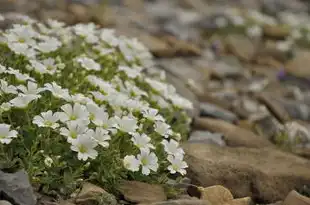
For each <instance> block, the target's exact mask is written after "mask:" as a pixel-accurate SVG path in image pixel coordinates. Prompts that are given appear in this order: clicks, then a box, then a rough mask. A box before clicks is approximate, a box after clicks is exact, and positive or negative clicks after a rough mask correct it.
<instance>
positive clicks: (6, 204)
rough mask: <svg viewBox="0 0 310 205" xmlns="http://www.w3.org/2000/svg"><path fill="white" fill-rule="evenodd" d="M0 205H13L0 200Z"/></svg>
mask: <svg viewBox="0 0 310 205" xmlns="http://www.w3.org/2000/svg"><path fill="white" fill-rule="evenodd" d="M0 205H12V204H11V203H10V202H8V201H3V200H0Z"/></svg>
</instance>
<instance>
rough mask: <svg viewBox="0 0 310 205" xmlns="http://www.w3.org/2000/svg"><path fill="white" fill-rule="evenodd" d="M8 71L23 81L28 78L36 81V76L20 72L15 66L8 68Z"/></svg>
mask: <svg viewBox="0 0 310 205" xmlns="http://www.w3.org/2000/svg"><path fill="white" fill-rule="evenodd" d="M7 73H9V74H12V75H15V78H16V79H17V80H19V81H22V82H24V81H27V80H30V81H33V82H35V81H36V80H35V79H34V78H32V77H30V76H29V75H28V74H23V73H20V72H19V71H18V70H15V69H13V68H8V71H7Z"/></svg>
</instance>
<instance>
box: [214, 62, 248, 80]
mask: <svg viewBox="0 0 310 205" xmlns="http://www.w3.org/2000/svg"><path fill="white" fill-rule="evenodd" d="M209 67H210V69H211V70H212V75H213V76H215V77H218V78H226V77H239V76H242V75H243V72H244V71H243V68H242V67H241V66H238V65H231V64H228V63H226V62H223V61H217V62H212V63H211V64H210V65H209Z"/></svg>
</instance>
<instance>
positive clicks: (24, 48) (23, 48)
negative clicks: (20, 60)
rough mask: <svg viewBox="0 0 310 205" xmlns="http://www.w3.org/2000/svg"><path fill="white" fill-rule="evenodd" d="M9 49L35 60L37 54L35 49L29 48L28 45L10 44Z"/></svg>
mask: <svg viewBox="0 0 310 205" xmlns="http://www.w3.org/2000/svg"><path fill="white" fill-rule="evenodd" d="M8 46H9V48H10V49H11V50H12V51H13V52H14V53H16V54H18V55H24V56H26V57H28V58H34V57H35V55H36V52H35V50H34V49H32V48H29V47H28V45H26V44H24V43H9V44H8Z"/></svg>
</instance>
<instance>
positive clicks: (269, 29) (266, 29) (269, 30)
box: [263, 25, 290, 40]
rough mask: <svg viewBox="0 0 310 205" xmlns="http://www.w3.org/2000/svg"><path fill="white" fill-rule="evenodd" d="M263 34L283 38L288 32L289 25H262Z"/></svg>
mask: <svg viewBox="0 0 310 205" xmlns="http://www.w3.org/2000/svg"><path fill="white" fill-rule="evenodd" d="M263 33H264V36H266V37H269V38H274V39H279V40H281V39H285V38H286V37H287V36H288V35H289V34H290V29H289V27H285V26H281V25H264V26H263Z"/></svg>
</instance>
